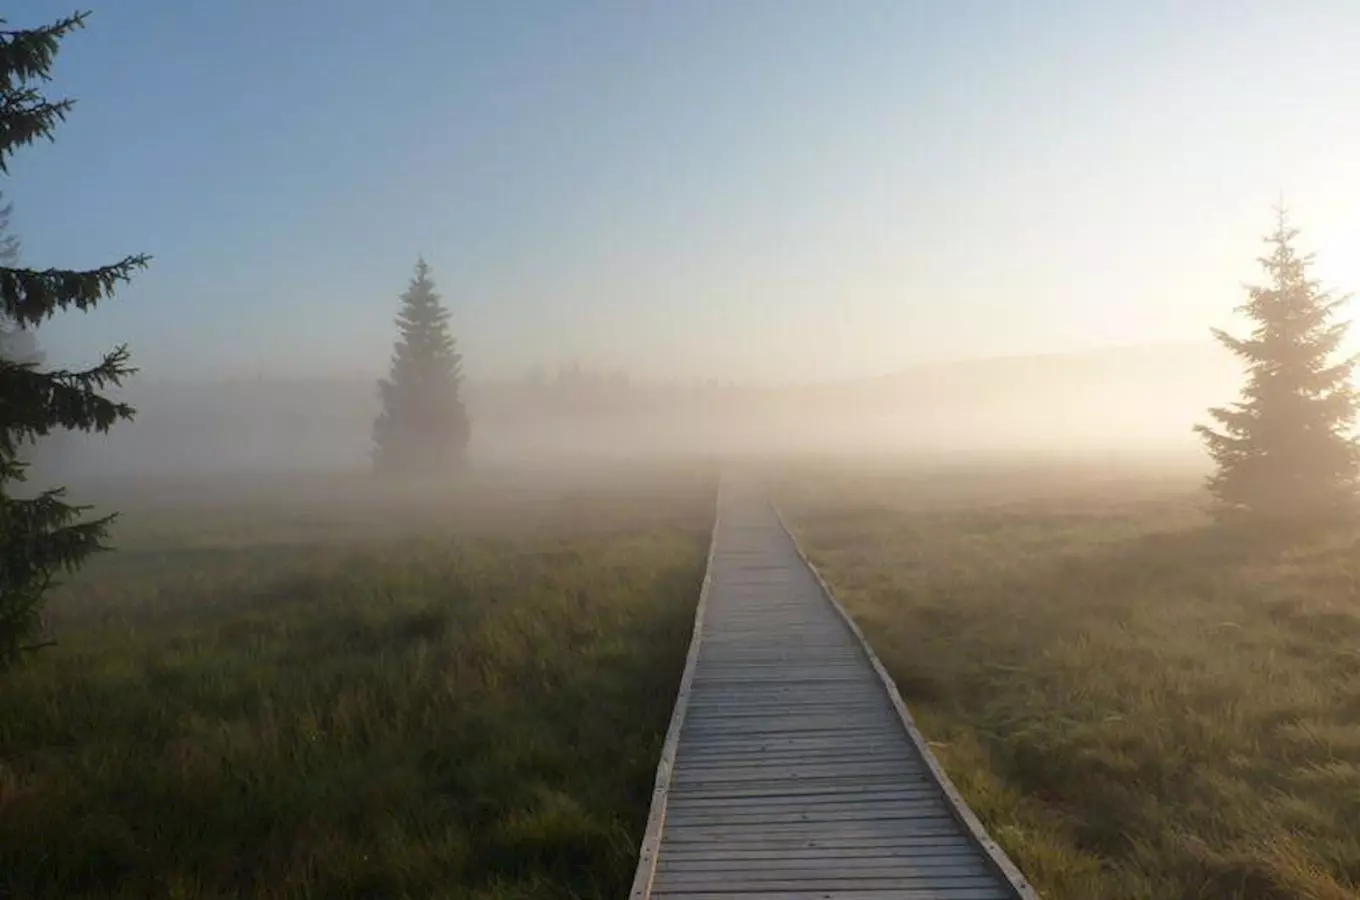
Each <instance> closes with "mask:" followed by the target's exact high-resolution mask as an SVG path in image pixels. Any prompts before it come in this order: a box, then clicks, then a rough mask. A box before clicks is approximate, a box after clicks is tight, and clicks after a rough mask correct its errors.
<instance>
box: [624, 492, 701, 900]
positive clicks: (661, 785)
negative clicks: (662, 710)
mask: <svg viewBox="0 0 1360 900" xmlns="http://www.w3.org/2000/svg"><path fill="white" fill-rule="evenodd" d="M722 490H723V482H722V477H721V476H719V478H718V486H717V489H716V490H715V491H714V500H713V528H712V531H711V533H710V535H709V540H708V559H707V560H706V561H705V563H704V580H703V583H702V584H701V585H700V587H699V600H698V602H697V603H696V604H695V607H694V629H693V631H692V632H691V633H690V639H689V652H688V653H687V654H686V655H685V670H684V673H683V674H682V675H681V676H680V687H679V690H678V691H677V692H676V696H675V706H674V708H672V710H671V721H670V725H669V727H668V728H667V729H666V739H665V742H664V743H663V744H662V746H661V759H660V761H659V762H658V763H657V766H656V779H655V781H654V782H653V787H652V805H651V809H650V810H649V811H648V813H647V827H646V829H645V830H644V831H643V833H642V845H641V847H639V849H638V864H637V870H636V871H635V872H634V874H633V887H632V889H631V891H630V892H629V894H628V897H629V900H647V898H648V897H650V896H651V894H652V882H653V881H654V880H655V878H656V861H657V855H658V852H659V851H660V849H661V836H662V832H663V831H664V830H665V827H666V801H667V799H668V797H669V794H670V788H671V776H672V773H673V771H674V769H675V756H676V751H677V750H678V749H679V746H680V731H681V729H683V728H684V725H685V712H686V711H687V710H688V709H689V695H690V689H691V688H692V687H693V685H694V671H695V669H696V668H698V663H699V645H700V643H701V642H702V639H703V630H704V611H705V609H706V608H707V606H708V595H709V590H710V588H711V586H712V584H713V557H714V554H715V553H716V551H717V548H718V526H719V525H720V524H721V520H722V512H721V511H722Z"/></svg>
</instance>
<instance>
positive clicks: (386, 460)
mask: <svg viewBox="0 0 1360 900" xmlns="http://www.w3.org/2000/svg"><path fill="white" fill-rule="evenodd" d="M397 327H398V328H399V329H400V334H399V335H398V337H397V341H396V345H395V347H394V348H393V352H392V368H391V372H390V374H389V375H388V377H387V378H385V379H383V380H381V381H379V382H378V393H379V396H380V398H381V400H382V411H381V412H380V413H379V414H378V418H377V421H376V422H374V424H373V442H374V452H373V460H374V465H375V468H376V469H377V471H378V472H380V473H384V474H413V475H430V474H439V473H447V472H451V471H454V470H456V469H458V468H460V467H461V466H462V465H463V463H464V461H465V457H466V453H467V445H468V440H469V438H470V437H471V433H472V429H471V425H470V423H469V421H468V415H467V410H466V408H465V407H464V405H463V399H462V396H461V392H462V381H463V374H462V360H463V358H462V356H461V355H460V354H459V353H458V350H457V345H456V344H455V342H454V339H453V336H452V335H451V334H450V333H449V312H448V310H447V309H445V308H444V306H443V305H442V304H441V303H440V302H439V294H438V293H437V292H436V291H435V285H434V280H433V279H432V278H431V277H430V267H429V265H428V264H427V263H426V262H425V260H424V259H423V258H422V259H419V260H417V262H416V269H415V276H414V277H413V278H412V279H411V283H410V285H409V286H408V287H407V289H406V293H404V294H402V296H401V310H400V312H399V313H398V315H397Z"/></svg>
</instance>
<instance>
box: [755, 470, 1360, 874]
mask: <svg viewBox="0 0 1360 900" xmlns="http://www.w3.org/2000/svg"><path fill="white" fill-rule="evenodd" d="M792 475H793V477H789V478H787V479H785V480H784V481H783V483H782V487H781V489H780V495H781V498H782V504H783V507H784V509H785V512H786V515H787V516H788V517H789V519H790V521H791V524H792V526H793V527H794V528H795V530H796V531H797V532H798V533H799V535H800V539H801V540H802V541H803V542H804V544H805V545H806V547H807V549H808V550H809V553H810V556H811V557H812V559H813V560H814V562H815V563H816V564H817V565H818V566H819V568H821V569H822V570H823V572H824V574H825V575H826V576H827V578H828V581H829V582H830V583H831V584H832V585H833V587H834V588H835V589H836V591H837V594H838V596H839V597H840V598H841V599H842V601H843V602H844V603H845V605H846V606H847V607H848V608H849V610H850V611H851V613H852V614H853V615H854V616H855V617H856V619H857V620H858V621H859V622H860V623H861V624H862V625H863V627H864V629H865V631H866V633H867V636H868V637H869V639H870V641H871V642H872V643H873V645H874V647H875V649H876V650H877V651H878V653H879V655H880V656H881V657H882V658H883V660H884V663H885V665H887V667H888V668H889V670H890V671H891V672H892V674H893V676H894V678H895V679H896V681H897V683H898V685H899V687H900V688H901V690H902V692H903V694H904V697H905V698H906V700H907V702H908V704H909V705H910V706H911V708H912V710H913V713H914V715H915V716H916V717H917V718H918V720H919V723H920V725H921V727H922V729H923V731H924V732H925V734H926V735H927V737H928V739H930V740H931V741H932V743H933V746H934V749H935V752H936V753H937V755H938V756H939V758H940V759H941V761H942V763H943V764H944V765H945V767H946V769H947V771H949V773H950V776H951V777H952V778H953V779H955V781H956V782H957V783H958V785H959V787H960V789H961V791H962V792H963V794H964V795H965V797H966V798H967V800H968V802H969V804H970V805H971V806H972V807H973V808H974V810H975V811H976V812H977V813H978V814H979V816H980V818H981V819H982V820H983V821H984V822H985V823H986V824H987V826H988V827H989V829H990V830H991V831H992V833H993V834H994V835H995V836H996V837H997V839H998V840H999V841H1000V843H1001V844H1002V845H1003V846H1004V847H1005V849H1006V850H1007V852H1008V853H1009V854H1010V855H1011V856H1012V858H1013V859H1015V860H1016V862H1017V863H1018V864H1019V865H1020V867H1021V868H1022V869H1023V870H1024V871H1025V872H1026V873H1027V874H1028V875H1029V876H1030V877H1031V879H1032V880H1033V882H1034V883H1035V885H1036V886H1037V888H1038V889H1039V891H1040V893H1041V894H1042V895H1043V896H1044V897H1045V898H1048V900H1077V898H1083V900H1084V898H1091V897H1101V898H1129V900H1133V898H1138V900H1154V898H1156V900H1192V898H1205V900H1207V898H1244V900H1245V898H1252V900H1304V898H1307V900H1334V898H1335V900H1340V898H1347V897H1351V898H1353V897H1356V896H1360V536H1357V535H1356V534H1333V535H1331V536H1328V537H1316V538H1312V539H1308V540H1297V541H1295V542H1293V543H1292V545H1290V546H1278V545H1277V546H1274V547H1272V546H1269V545H1264V544H1261V543H1252V542H1248V541H1246V540H1244V539H1239V538H1233V537H1232V536H1230V535H1228V534H1226V533H1224V532H1221V531H1219V530H1216V529H1215V528H1212V527H1210V526H1209V524H1208V523H1207V521H1206V520H1205V517H1204V515H1203V513H1202V512H1201V510H1200V504H1201V503H1202V498H1201V496H1200V494H1199V493H1198V491H1197V489H1196V484H1195V482H1194V481H1193V480H1187V479H1173V480H1156V479H1153V478H1150V477H1144V476H1128V477H1122V478H1116V477H1114V476H1110V477H1101V476H1100V475H1099V474H1098V473H1094V472H1092V471H1089V470H1088V471H1086V472H1083V473H1079V474H1077V473H1063V472H1051V471H1042V470H1037V469H1036V470H1034V471H1031V472H1027V473H1009V474H1008V473H1004V472H998V471H992V472H983V471H977V472H968V471H957V472H952V473H950V472H943V473H935V474H931V475H927V474H908V473H904V472H897V473H894V472H891V471H885V470H882V469H880V470H878V471H874V472H861V473H857V474H850V473H847V472H845V471H843V470H842V471H835V470H832V469H829V468H820V469H817V470H815V471H814V470H806V471H800V472H796V473H792Z"/></svg>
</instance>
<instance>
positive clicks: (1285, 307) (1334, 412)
mask: <svg viewBox="0 0 1360 900" xmlns="http://www.w3.org/2000/svg"><path fill="white" fill-rule="evenodd" d="M1277 214H1278V215H1277V221H1276V225H1275V230H1274V231H1273V232H1272V233H1271V234H1270V235H1268V236H1267V237H1266V239H1265V240H1266V243H1267V245H1268V246H1269V248H1270V252H1269V254H1268V255H1266V256H1263V257H1261V258H1260V260H1259V261H1260V263H1261V266H1262V267H1263V268H1264V269H1265V273H1266V281H1267V283H1266V284H1265V285H1263V286H1258V287H1250V288H1248V297H1247V301H1246V303H1244V304H1243V305H1242V306H1241V307H1239V311H1240V312H1244V313H1246V315H1247V316H1248V317H1249V318H1250V319H1251V320H1252V322H1253V323H1254V327H1253V329H1252V332H1251V335H1250V336H1249V337H1246V338H1236V337H1233V336H1232V335H1230V334H1228V333H1226V332H1224V331H1222V330H1219V329H1215V330H1214V332H1213V334H1214V336H1215V337H1216V338H1217V339H1218V340H1219V341H1220V342H1221V343H1222V344H1223V345H1224V346H1226V347H1227V348H1228V349H1229V350H1231V351H1232V352H1233V353H1235V354H1236V355H1237V356H1238V357H1239V358H1240V359H1241V360H1242V361H1243V362H1244V363H1245V364H1246V368H1247V384H1246V387H1245V388H1244V389H1243V392H1242V399H1241V401H1240V402H1238V403H1235V404H1233V405H1232V406H1229V407H1218V408H1215V409H1211V410H1209V414H1210V415H1211V416H1212V417H1213V418H1214V420H1215V421H1216V422H1217V423H1218V428H1217V429H1215V428H1212V427H1210V426H1206V425H1199V426H1196V430H1197V431H1198V432H1199V433H1200V435H1201V437H1202V438H1203V439H1204V442H1205V444H1206V446H1207V447H1208V450H1209V454H1210V455H1211V456H1212V457H1213V459H1214V462H1215V463H1216V464H1217V471H1216V472H1215V473H1214V474H1213V475H1212V476H1211V477H1210V479H1209V482H1208V487H1209V490H1210V492H1211V493H1212V494H1213V496H1214V498H1215V500H1216V501H1217V504H1218V508H1219V512H1220V513H1221V514H1223V515H1224V516H1235V515H1240V514H1247V515H1250V516H1251V517H1252V518H1255V519H1258V520H1262V519H1269V520H1276V521H1279V520H1290V521H1294V522H1299V523H1305V522H1309V521H1318V520H1324V519H1331V518H1334V517H1336V516H1337V515H1338V514H1343V513H1348V512H1350V511H1351V509H1352V507H1353V505H1354V501H1355V489H1356V481H1357V474H1360V454H1357V445H1356V442H1355V440H1354V437H1353V435H1352V425H1353V423H1354V421H1355V417H1356V410H1357V395H1356V391H1355V388H1354V387H1353V386H1352V384H1351V371H1352V369H1353V368H1354V367H1355V363H1356V359H1355V358H1354V357H1352V358H1348V359H1342V360H1336V359H1335V358H1334V357H1335V354H1336V351H1337V350H1338V349H1339V348H1340V346H1341V343H1342V341H1343V340H1344V338H1345V335H1346V330H1347V328H1348V326H1349V323H1348V322H1346V321H1344V320H1338V319H1337V318H1336V314H1337V313H1338V312H1339V311H1340V310H1341V307H1342V306H1343V305H1344V304H1345V303H1346V300H1347V298H1346V297H1344V296H1335V295H1333V294H1331V293H1329V292H1328V291H1325V290H1323V289H1322V288H1321V286H1320V285H1319V284H1318V282H1317V281H1316V280H1314V279H1313V278H1311V277H1310V276H1309V267H1310V265H1311V264H1312V261H1313V257H1312V255H1311V254H1305V255H1301V254H1300V253H1299V252H1298V251H1297V250H1296V249H1295V247H1294V239H1295V238H1296V237H1297V235H1298V230H1297V229H1295V228H1292V227H1291V226H1290V225H1289V222H1288V218H1287V216H1286V214H1285V211H1284V209H1283V208H1281V209H1279V210H1277Z"/></svg>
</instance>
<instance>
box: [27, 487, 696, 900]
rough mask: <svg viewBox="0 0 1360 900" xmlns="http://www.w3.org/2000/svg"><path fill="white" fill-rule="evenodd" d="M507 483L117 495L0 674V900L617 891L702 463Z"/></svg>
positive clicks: (685, 598) (683, 624) (671, 658)
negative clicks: (101, 547) (124, 504)
mask: <svg viewBox="0 0 1360 900" xmlns="http://www.w3.org/2000/svg"><path fill="white" fill-rule="evenodd" d="M512 484H513V483H512V482H503V483H501V484H500V485H499V486H495V485H493V486H486V485H483V486H480V487H477V486H474V487H470V488H464V489H461V490H459V491H455V492H436V493H435V494H429V493H420V494H417V495H413V496H408V497H406V498H398V499H393V497H392V496H391V494H387V493H376V492H373V491H371V490H369V491H358V492H355V493H352V494H351V495H348V496H338V495H336V496H331V497H329V498H328V499H325V500H324V501H323V499H322V498H319V497H316V496H309V497H306V498H305V499H301V500H300V499H298V497H301V496H302V493H301V492H298V494H297V496H294V497H292V498H290V497H287V496H281V495H279V494H277V493H274V494H273V495H272V496H261V495H260V494H259V493H256V494H254V495H244V496H243V497H238V498H237V499H234V500H233V499H231V497H230V496H228V497H216V498H212V499H211V502H209V501H207V500H204V499H203V498H201V497H195V496H190V497H188V498H187V499H186V498H184V497H179V496H176V497H174V498H171V499H168V500H167V499H165V498H163V497H161V498H144V500H143V501H138V502H135V503H133V504H132V506H133V508H132V509H131V510H130V512H129V514H128V515H127V517H126V518H125V520H124V521H123V522H122V523H121V526H120V529H119V531H118V532H117V533H116V535H115V538H116V541H117V543H118V544H120V545H121V546H122V548H123V549H122V550H121V551H120V552H118V553H116V554H110V555H107V556H103V557H100V558H99V559H98V560H97V561H96V562H95V563H94V564H92V565H91V566H90V567H89V568H88V569H87V570H86V571H85V572H83V573H82V574H81V575H80V576H79V577H77V578H76V579H75V580H73V581H72V582H71V583H70V584H68V585H66V586H65V587H64V588H63V589H62V590H61V592H60V593H59V594H58V595H57V596H56V597H55V598H54V600H53V604H52V624H53V627H54V629H55V631H56V632H57V634H58V636H59V638H60V644H59V645H58V646H57V647H55V648H51V649H49V650H46V651H43V652H42V653H41V654H39V655H37V656H36V657H35V658H33V659H32V660H31V661H30V662H29V663H28V664H26V665H25V666H23V667H21V668H20V669H18V670H16V671H13V672H10V673H8V674H6V675H5V676H3V681H0V896H5V897H16V898H18V897H22V898H58V897H60V898H79V897H128V898H131V897H138V898H141V897H166V898H228V897H242V896H251V897H260V898H302V897H316V898H342V897H373V898H378V897H382V898H388V897H391V898H402V897H413V898H414V897H421V898H425V897H447V898H455V897H457V898H463V897H468V898H493V897H504V898H510V897H513V898H568V897H581V898H597V897H599V898H603V897H611V898H615V897H618V896H621V895H622V894H624V893H626V890H627V885H628V882H629V880H630V879H631V876H632V870H633V867H634V865H635V853H636V846H637V843H638V840H639V838H640V834H641V829H642V826H643V824H644V822H645V818H646V814H647V805H648V802H649V799H650V789H651V782H652V778H653V775H654V771H655V766H656V760H657V756H658V753H659V748H660V742H661V739H662V737H663V734H664V731H665V727H666V724H667V720H668V717H669V713H670V707H671V704H672V701H673V698H674V692H675V688H676V684H677V683H678V681H679V676H680V671H681V669H682V667H683V663H684V654H685V649H686V645H687V643H688V636H689V629H690V625H691V617H692V615H693V606H694V602H695V599H696V597H697V591H698V585H699V582H700V580H701V578H702V569H703V561H704V552H705V549H706V543H707V529H708V526H709V524H710V519H711V514H712V484H711V480H710V479H709V478H708V477H707V476H706V475H703V474H698V475H688V474H682V475H679V476H676V477H672V478H669V479H667V480H664V481H654V482H652V481H649V482H646V483H643V482H641V481H639V480H638V479H631V480H626V483H623V484H621V485H617V486H614V487H606V486H605V485H604V484H603V483H597V484H593V485H590V486H585V487H579V488H575V489H570V488H565V487H562V486H561V485H556V484H525V483H523V481H521V482H520V483H518V485H517V486H514V487H512ZM493 488H494V489H493Z"/></svg>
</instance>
